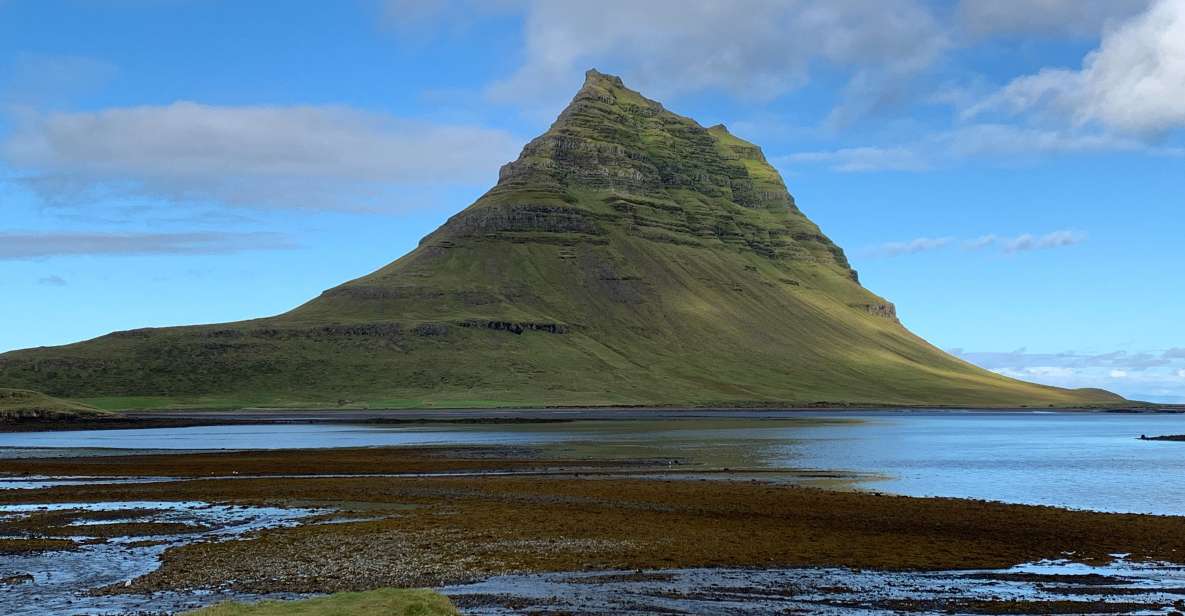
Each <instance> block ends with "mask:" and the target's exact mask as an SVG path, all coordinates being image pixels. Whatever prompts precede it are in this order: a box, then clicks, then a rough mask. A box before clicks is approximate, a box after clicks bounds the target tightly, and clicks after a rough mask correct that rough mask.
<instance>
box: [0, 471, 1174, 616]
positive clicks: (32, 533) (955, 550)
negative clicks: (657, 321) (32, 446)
mask: <svg viewBox="0 0 1185 616" xmlns="http://www.w3.org/2000/svg"><path fill="white" fill-rule="evenodd" d="M671 462H673V461H661V462H659V461H647V460H637V461H634V462H633V463H629V464H625V465H623V464H622V463H621V462H620V461H617V462H612V463H610V462H605V463H597V462H589V461H583V460H581V461H576V460H562V459H541V458H539V457H537V456H536V455H535V454H534V453H533V452H531V451H528V450H492V449H478V448H390V449H343V450H308V451H271V452H239V453H205V454H178V455H139V456H125V457H102V458H80V459H55V460H48V459H47V460H29V459H23V460H5V461H2V462H0V473H4V474H16V475H19V474H37V475H54V474H61V473H70V474H72V475H93V476H96V477H108V478H119V477H133V476H140V475H151V476H155V477H159V478H169V477H173V478H175V480H161V481H157V482H154V483H139V484H137V483H121V484H115V483H110V482H111V481H112V480H111V479H108V480H106V481H107V483H103V481H102V480H100V481H99V482H97V483H95V484H90V485H70V486H58V487H49V488H44V489H35V490H9V491H5V492H0V503H31V502H36V503H55V502H70V503H86V502H99V501H103V502H109V501H205V502H218V503H230V504H243V505H248V504H250V505H281V506H289V507H304V508H316V509H321V508H324V509H330V510H334V513H333V514H332V516H331V517H332V523H327V522H329V518H328V517H326V518H325V519H324V520H322V521H321V522H322V523H317V522H316V521H310V522H309V523H306V524H303V525H300V526H296V527H293V528H277V529H271V530H266V531H263V532H261V533H259V534H258V535H257V536H255V537H253V538H250V539H234V540H229V541H221V542H201V543H193V544H190V545H186V546H182V547H176V548H171V549H169V550H168V551H166V552H165V553H164V555H163V558H162V560H163V566H162V567H161V568H160V569H159V570H157V571H155V572H152V573H149V574H147V575H144V576H142V577H140V578H138V579H136V580H134V581H133V582H132V583H130V584H128V585H123V584H120V585H117V586H115V587H111V588H106V589H103V590H102V591H101V592H104V593H146V592H157V591H168V590H187V589H222V590H223V591H225V590H228V589H229V590H233V591H238V592H246V593H256V594H268V593H276V592H295V593H308V592H313V593H326V592H337V591H360V590H369V589H374V588H380V587H425V586H429V587H440V586H444V585H448V584H456V583H463V582H469V581H474V580H480V579H484V578H487V577H489V576H495V575H501V574H507V573H532V572H571V571H598V570H612V571H621V570H625V571H634V570H654V569H675V568H694V567H709V568H716V567H731V568H751V569H752V568H756V569H768V568H786V567H804V566H805V567H842V568H851V569H857V570H949V569H998V568H1005V567H1009V566H1012V565H1016V564H1019V563H1026V562H1035V561H1039V560H1042V559H1059V558H1072V559H1073V560H1075V561H1078V562H1083V563H1091V564H1104V563H1108V562H1111V561H1112V560H1113V559H1114V557H1113V555H1114V554H1121V553H1122V554H1130V556H1129V557H1128V558H1129V561H1130V562H1144V561H1165V562H1183V561H1185V518H1177V517H1164V516H1147V515H1118V514H1103V513H1091V512H1084V511H1068V510H1062V509H1055V508H1049V507H1032V506H1019V505H1006V504H1001V503H990V502H979V501H970V500H959V499H938V498H906V497H896V496H887V495H878V494H872V493H864V492H853V491H826V490H819V489H812V488H804V487H797V486H794V485H786V484H779V483H771V482H753V481H698V480H695V479H697V478H702V477H697V476H696V473H695V472H694V471H687V470H676V471H672V470H671V466H672V465H671ZM675 466H677V465H675ZM664 472H665V473H671V472H678V473H679V474H680V478H678V479H676V478H671V477H667V478H662V477H661V475H660V477H659V478H655V477H654V475H655V474H661V473H664ZM721 476H724V477H727V476H728V473H723V474H719V473H718V474H716V475H714V477H717V478H719V477H721ZM645 477H649V478H645ZM770 479H773V480H776V479H778V478H777V477H774V476H771V477H770ZM62 517H63V516H62V514H54V513H52V512H47V513H45V514H42V515H40V516H33V517H31V518H28V519H24V520H22V521H21V522H20V525H21V528H20V529H19V530H20V531H21V532H23V533H25V534H26V535H27V536H28V537H29V541H30V542H32V541H36V540H38V539H41V540H44V539H50V538H56V537H60V536H61V533H59V532H58V531H57V527H58V526H60V525H61V520H60V519H59V518H62ZM133 530H136V529H133ZM83 547H84V546H75V547H73V548H71V546H68V545H66V546H63V545H55V546H52V547H42V548H38V546H36V545H35V544H33V543H29V544H27V545H25V546H23V548H24V549H30V550H31V549H82V548H83ZM467 600H468V601H470V602H472V601H478V602H481V601H497V600H498V599H497V598H496V597H495V598H489V597H485V598H483V597H477V598H473V597H469V598H468V599H467ZM1096 601H1101V599H1100V600H1096ZM1063 603H1065V602H1063ZM475 605H476V604H475ZM1170 605H1171V601H1170V602H1169V603H1165V604H1163V605H1159V606H1158V607H1160V608H1163V607H1167V606H1170ZM1150 606H1151V604H1149V605H1142V606H1135V607H1132V606H1128V607H1132V609H1136V607H1140V608H1141V609H1143V608H1150ZM462 607H465V606H464V605H462ZM899 607H900V608H901V609H903V610H906V611H908V609H909V606H907V605H902V606H899ZM923 607H924V608H925V609H931V608H933V607H934V606H933V605H919V606H918V609H919V610H920V609H922V608H923ZM981 607H982V606H981ZM989 607H990V606H989ZM1044 607H1045V608H1049V609H1056V610H1061V611H1046V612H1043V613H1080V612H1081V611H1082V610H1083V609H1085V608H1084V606H1083V605H1081V604H1076V603H1074V602H1073V601H1070V602H1069V603H1067V604H1066V605H1063V606H1060V607H1059V606H1058V605H1054V604H1050V605H1047V606H1044ZM895 609H896V608H895ZM977 609H978V608H977ZM984 609H985V610H989V608H984ZM1009 609H1018V608H1016V606H1015V605H1013V606H1012V607H1010V608H1009ZM1043 609H1044V608H1043ZM1075 610H1077V612H1076V611H1075ZM986 613H992V612H991V611H990V610H989V611H987V612H986ZM1009 613H1034V612H1025V611H1021V612H1016V611H1013V612H1009Z"/></svg>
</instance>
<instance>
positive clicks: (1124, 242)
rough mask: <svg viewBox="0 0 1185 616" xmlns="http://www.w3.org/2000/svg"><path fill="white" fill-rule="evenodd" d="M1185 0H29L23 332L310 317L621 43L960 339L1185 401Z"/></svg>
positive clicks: (41, 339)
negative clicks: (305, 304) (293, 314)
mask: <svg viewBox="0 0 1185 616" xmlns="http://www.w3.org/2000/svg"><path fill="white" fill-rule="evenodd" d="M1182 41H1185V0H1041V1H1039V2H1030V1H1022V0H1015V1H1009V0H957V1H956V0H951V1H950V2H926V1H924V0H883V1H878V2H865V1H860V0H835V1H831V0H829V1H827V2H824V1H822V0H817V1H816V0H785V1H777V2H773V1H765V0H748V1H747V2H745V3H744V5H743V10H741V9H740V8H738V6H737V5H735V4H734V3H731V2H708V1H700V0H686V1H684V0H678V1H676V0H652V1H649V2H637V1H636V0H634V1H630V0H608V1H607V2H599V3H589V2H569V1H566V0H551V1H542V0H540V1H538V2H532V1H528V0H517V1H516V0H502V1H487V2H469V1H431V0H418V1H410V0H389V1H383V0H356V1H352V2H351V1H343V2H337V3H326V2H313V1H286V2H264V1H258V2H233V1H217V0H109V1H105V2H98V1H86V0H77V1H66V0H0V213H2V214H3V218H2V220H3V222H2V223H0V300H2V301H0V324H2V325H0V350H8V349H15V348H23V347H28V346H39V345H51V344H61V343H66V342H72V341H76V340H82V339H86V338H90V337H93V336H96V335H100V334H103V333H106V332H108V331H112V330H117V329H129V328H134V327H143V326H161V325H173V324H186V323H204V322H214V321H224V320H233V319H242V318H248V317H253V316H263V315H267V314H273V313H278V312H282V311H284V310H287V309H288V308H291V307H293V306H295V305H297V304H299V303H301V302H302V301H304V300H306V299H308V298H310V297H312V296H314V295H316V294H317V293H319V292H320V291H321V290H323V289H325V288H327V287H330V286H333V285H335V284H337V283H339V282H341V281H344V280H346V279H349V278H352V277H355V276H359V275H362V274H365V273H367V272H369V271H372V270H374V269H376V268H378V267H380V266H382V265H384V264H385V263H387V262H389V261H391V260H393V259H395V258H397V257H398V256H400V255H402V254H403V253H405V252H407V251H408V250H410V249H411V248H412V247H414V246H415V244H416V242H417V241H418V240H419V238H420V237H421V236H423V235H424V234H426V233H427V232H429V231H431V230H432V229H434V228H435V227H436V226H437V225H439V224H440V223H441V222H443V221H444V220H445V219H446V218H447V217H448V216H449V215H451V214H452V213H454V212H456V211H457V210H459V209H461V208H463V207H465V206H466V205H468V204H469V203H470V202H471V201H472V200H473V199H474V198H476V197H477V196H478V195H480V194H481V193H482V192H483V191H484V190H485V189H487V188H488V187H489V186H490V185H492V184H493V182H494V181H495V179H496V177H497V169H498V166H499V165H501V164H502V163H504V162H507V161H509V160H511V159H513V158H514V157H515V156H516V155H517V152H518V150H519V148H521V146H522V145H523V144H524V143H525V142H526V141H527V140H529V139H530V138H531V137H533V136H535V135H536V134H538V133H540V132H542V131H543V130H545V129H546V127H547V125H548V124H549V123H550V121H551V120H552V118H553V117H554V116H555V114H556V113H558V111H559V110H560V109H562V107H563V106H564V104H565V103H566V102H567V100H568V99H569V98H570V97H571V96H572V94H573V93H574V92H575V91H576V89H577V88H578V87H579V84H580V82H581V80H582V79H583V72H584V70H585V69H587V68H590V67H596V68H598V69H600V70H602V71H605V72H610V73H614V74H619V75H621V76H622V77H623V78H624V79H625V80H626V83H627V84H628V85H630V86H631V87H634V88H635V89H638V90H641V91H642V92H643V93H645V94H647V95H649V96H651V97H652V98H658V99H659V100H662V101H663V102H664V103H665V104H666V105H667V107H668V108H670V109H673V110H675V111H677V112H679V113H682V114H684V115H688V116H691V117H694V118H696V119H697V120H699V121H700V122H701V123H702V124H704V125H711V124H714V123H717V122H723V123H725V124H727V125H728V126H729V127H730V129H731V130H732V131H733V132H734V133H737V134H738V135H740V136H742V137H744V138H747V139H749V140H751V141H754V142H756V143H758V144H759V145H761V146H762V147H763V148H764V150H765V153H766V155H767V156H768V157H769V158H770V160H771V162H773V163H774V164H775V165H776V166H777V167H778V168H779V169H780V170H781V172H782V173H783V175H784V177H785V178H786V182H787V184H788V185H789V187H790V190H791V192H792V193H793V194H794V195H795V197H796V199H797V201H798V203H799V205H800V206H801V207H802V209H803V210H804V211H805V212H806V213H807V214H808V215H809V216H811V217H812V218H813V219H814V220H815V221H816V222H818V223H819V224H820V225H821V226H822V228H823V230H824V231H825V232H826V233H827V234H828V235H830V236H831V237H832V238H833V239H835V240H836V241H837V242H838V243H839V244H840V245H842V246H844V247H845V249H846V250H847V251H848V254H849V256H850V257H851V260H852V262H853V264H854V266H855V267H856V268H857V269H858V270H859V271H860V272H861V277H862V280H863V282H864V283H865V285H866V286H868V287H869V288H870V289H872V290H873V291H875V292H877V293H880V294H882V295H884V296H885V297H887V298H889V299H890V300H892V301H894V302H895V303H896V304H897V306H898V310H899V313H900V314H901V315H902V319H903V321H904V322H905V323H906V324H907V325H908V326H909V327H910V328H912V329H913V330H914V331H915V332H917V333H919V334H920V335H922V336H924V337H925V338H927V339H928V340H930V341H931V342H933V343H934V344H936V345H938V346H940V347H942V348H945V349H948V350H952V351H954V352H957V353H959V354H961V355H962V356H963V357H965V358H967V359H969V360H971V361H974V362H977V363H979V364H981V365H983V366H985V367H987V368H989V369H993V370H997V371H1000V372H1003V373H1005V374H1009V375H1013V376H1020V377H1022V378H1028V379H1030V380H1036V381H1041V382H1046V383H1051V384H1056V385H1065V386H1096V387H1105V388H1108V389H1111V390H1114V391H1117V392H1120V393H1123V394H1125V395H1128V396H1134V397H1138V398H1143V399H1156V400H1162V401H1170V402H1185V319H1183V318H1182V317H1181V315H1182V312H1183V310H1182V305H1183V304H1185V283H1183V278H1182V264H1183V263H1185V243H1183V242H1182V236H1183V232H1185V223H1183V222H1182V216H1181V214H1182V211H1183V205H1185V173H1182V169H1183V165H1185V131H1183V130H1182V128H1185V104H1183V103H1182V101H1183V100H1185V43H1182Z"/></svg>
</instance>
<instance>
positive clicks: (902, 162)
mask: <svg viewBox="0 0 1185 616" xmlns="http://www.w3.org/2000/svg"><path fill="white" fill-rule="evenodd" d="M774 162H775V163H788V164H794V163H814V164H822V165H826V166H828V167H830V168H831V169H833V170H835V171H844V172H849V173H851V172H861V171H926V170H929V169H931V168H932V165H931V163H930V162H929V161H928V160H927V157H926V156H925V155H924V154H923V153H922V152H920V151H919V150H917V149H914V148H911V147H888V148H879V147H858V148H841V149H838V150H830V151H822V152H799V153H797V154H789V155H786V156H778V157H775V158H774Z"/></svg>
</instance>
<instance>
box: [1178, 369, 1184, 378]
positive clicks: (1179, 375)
mask: <svg viewBox="0 0 1185 616" xmlns="http://www.w3.org/2000/svg"><path fill="white" fill-rule="evenodd" d="M1177 378H1181V379H1185V368H1183V369H1181V370H1178V371H1177Z"/></svg>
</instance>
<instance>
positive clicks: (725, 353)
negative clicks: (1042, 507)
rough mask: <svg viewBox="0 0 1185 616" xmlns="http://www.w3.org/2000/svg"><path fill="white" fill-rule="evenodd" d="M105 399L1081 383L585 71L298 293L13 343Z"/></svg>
mask: <svg viewBox="0 0 1185 616" xmlns="http://www.w3.org/2000/svg"><path fill="white" fill-rule="evenodd" d="M0 386H9V387H25V388H35V389H39V390H42V391H46V392H48V393H51V394H54V395H60V396H68V397H71V398H79V399H84V400H88V401H91V402H92V403H94V404H99V405H101V406H104V407H108V408H111V407H137V406H185V405H196V406H241V405H302V404H303V405H314V406H325V405H335V404H354V405H358V404H368V405H371V406H384V407H406V406H496V405H612V404H637V405H749V404H759V405H790V404H812V403H829V404H895V405H967V406H976V405H982V406H1016V405H1058V406H1073V405H1087V404H1107V403H1115V402H1121V401H1122V399H1121V398H1119V397H1118V396H1114V395H1112V394H1109V393H1107V392H1102V391H1098V390H1076V391H1070V390H1064V389H1057V388H1053V387H1045V386H1040V385H1034V384H1030V383H1025V382H1021V381H1016V380H1012V379H1008V378H1005V377H1003V376H1000V375H997V374H994V373H991V372H988V371H985V370H982V369H979V368H977V367H974V366H972V365H970V364H968V363H965V362H963V361H960V360H959V359H956V358H954V357H951V356H950V355H947V354H946V353H944V352H942V351H940V350H938V349H937V348H934V347H933V346H931V345H929V344H927V343H926V342H925V341H924V340H922V339H921V338H918V337H917V336H915V335H913V334H912V333H910V332H909V331H908V330H907V329H906V328H905V327H903V326H902V325H901V323H900V322H899V321H898V320H897V316H896V311H895V308H894V306H893V304H891V303H890V302H888V301H887V300H885V299H884V298H881V297H879V296H877V295H875V294H873V293H871V292H870V291H868V290H867V289H865V288H863V287H862V286H860V284H859V282H858V278H857V275H856V272H855V271H853V270H852V268H851V266H850V265H849V264H848V261H847V259H846V258H845V256H844V253H843V251H842V250H841V249H840V248H839V247H838V246H836V245H835V244H834V243H833V242H832V241H831V240H829V239H828V238H827V237H826V236H824V235H823V233H822V232H821V231H820V230H819V228H818V227H817V226H816V225H815V224H814V223H812V222H811V221H810V220H808V219H807V217H806V216H805V215H803V213H802V212H801V211H800V210H799V209H798V206H797V205H796V204H795V202H794V199H793V198H792V197H791V196H790V193H789V192H787V190H786V186H785V184H784V183H783V182H782V178H781V177H780V176H779V174H778V172H777V171H775V170H774V168H773V167H772V166H770V165H769V163H768V162H767V161H766V159H765V157H764V155H763V154H762V152H761V149H760V148H758V147H757V146H755V145H753V144H751V143H749V142H747V141H744V140H742V139H739V138H737V137H735V136H733V135H732V134H730V133H729V132H728V129H726V128H725V127H724V126H719V125H718V126H713V127H711V128H704V127H702V126H700V125H699V124H697V123H696V122H695V121H693V120H691V119H688V118H685V117H682V116H679V115H676V114H674V113H671V112H670V111H667V110H666V109H665V108H663V106H662V105H661V104H660V103H658V102H655V101H652V100H649V99H647V98H645V97H643V96H641V95H640V94H638V93H637V92H635V91H633V90H630V89H628V88H626V87H625V86H624V85H623V84H622V82H621V80H620V79H619V78H617V77H613V76H609V75H604V74H601V73H598V72H596V71H589V72H588V75H587V80H586V81H585V84H584V86H583V87H582V88H581V89H580V91H579V92H578V93H577V94H576V96H575V98H574V99H573V100H572V102H571V104H570V105H569V106H568V107H567V108H566V109H565V110H564V111H563V113H561V114H560V116H559V118H558V119H557V120H556V122H555V123H554V124H553V125H552V126H551V128H550V129H548V131H547V132H546V133H544V134H543V135H541V136H539V137H538V138H536V139H535V140H533V141H531V142H530V143H528V144H527V145H526V146H525V147H524V148H523V151H522V154H521V155H520V156H519V158H518V160H515V161H514V162H511V163H509V164H507V165H505V166H504V167H503V168H502V170H501V173H500V178H499V180H498V183H497V185H496V186H494V187H493V188H492V189H491V190H490V191H489V192H487V193H486V194H485V195H483V196H482V197H481V198H479V199H478V200H477V202H475V203H474V204H472V205H470V206H469V207H468V208H466V209H465V210H463V211H461V212H460V213H458V214H456V215H455V216H453V217H452V218H450V219H449V220H448V222H446V223H445V224H444V225H443V226H441V227H440V228H439V229H437V230H436V231H435V232H433V233H432V234H430V235H429V236H427V237H425V238H424V239H423V240H422V241H421V242H420V244H419V246H418V247H417V248H416V249H415V250H413V251H412V252H410V253H409V254H407V255H405V256H403V257H402V258H400V259H399V260H397V261H395V262H393V263H391V264H389V265H387V266H386V267H383V268H382V269H379V270H378V271H376V272H374V273H372V274H370V275H367V276H364V277H362V278H359V279H357V280H352V281H349V282H347V283H345V284H342V285H340V286H337V287H334V288H332V289H329V290H327V291H325V292H324V293H322V294H321V295H320V296H319V297H317V298H316V299H313V300H312V301H310V302H308V303H306V304H304V305H302V306H299V307H297V308H296V309H294V310H292V311H290V312H287V313H285V314H282V315H279V316H275V317H269V318H264V319H257V320H252V321H243V322H238V323H227V324H220V325H204V326H195V327H175V328H162V329H139V330H132V331H124V332H116V333H113V334H109V335H107V336H103V337H101V338H96V339H94V340H90V341H87V342H82V343H78V344H72V345H67V346H61V347H52V348H37V349H27V350H23V351H15V352H10V353H6V354H3V355H0Z"/></svg>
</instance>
